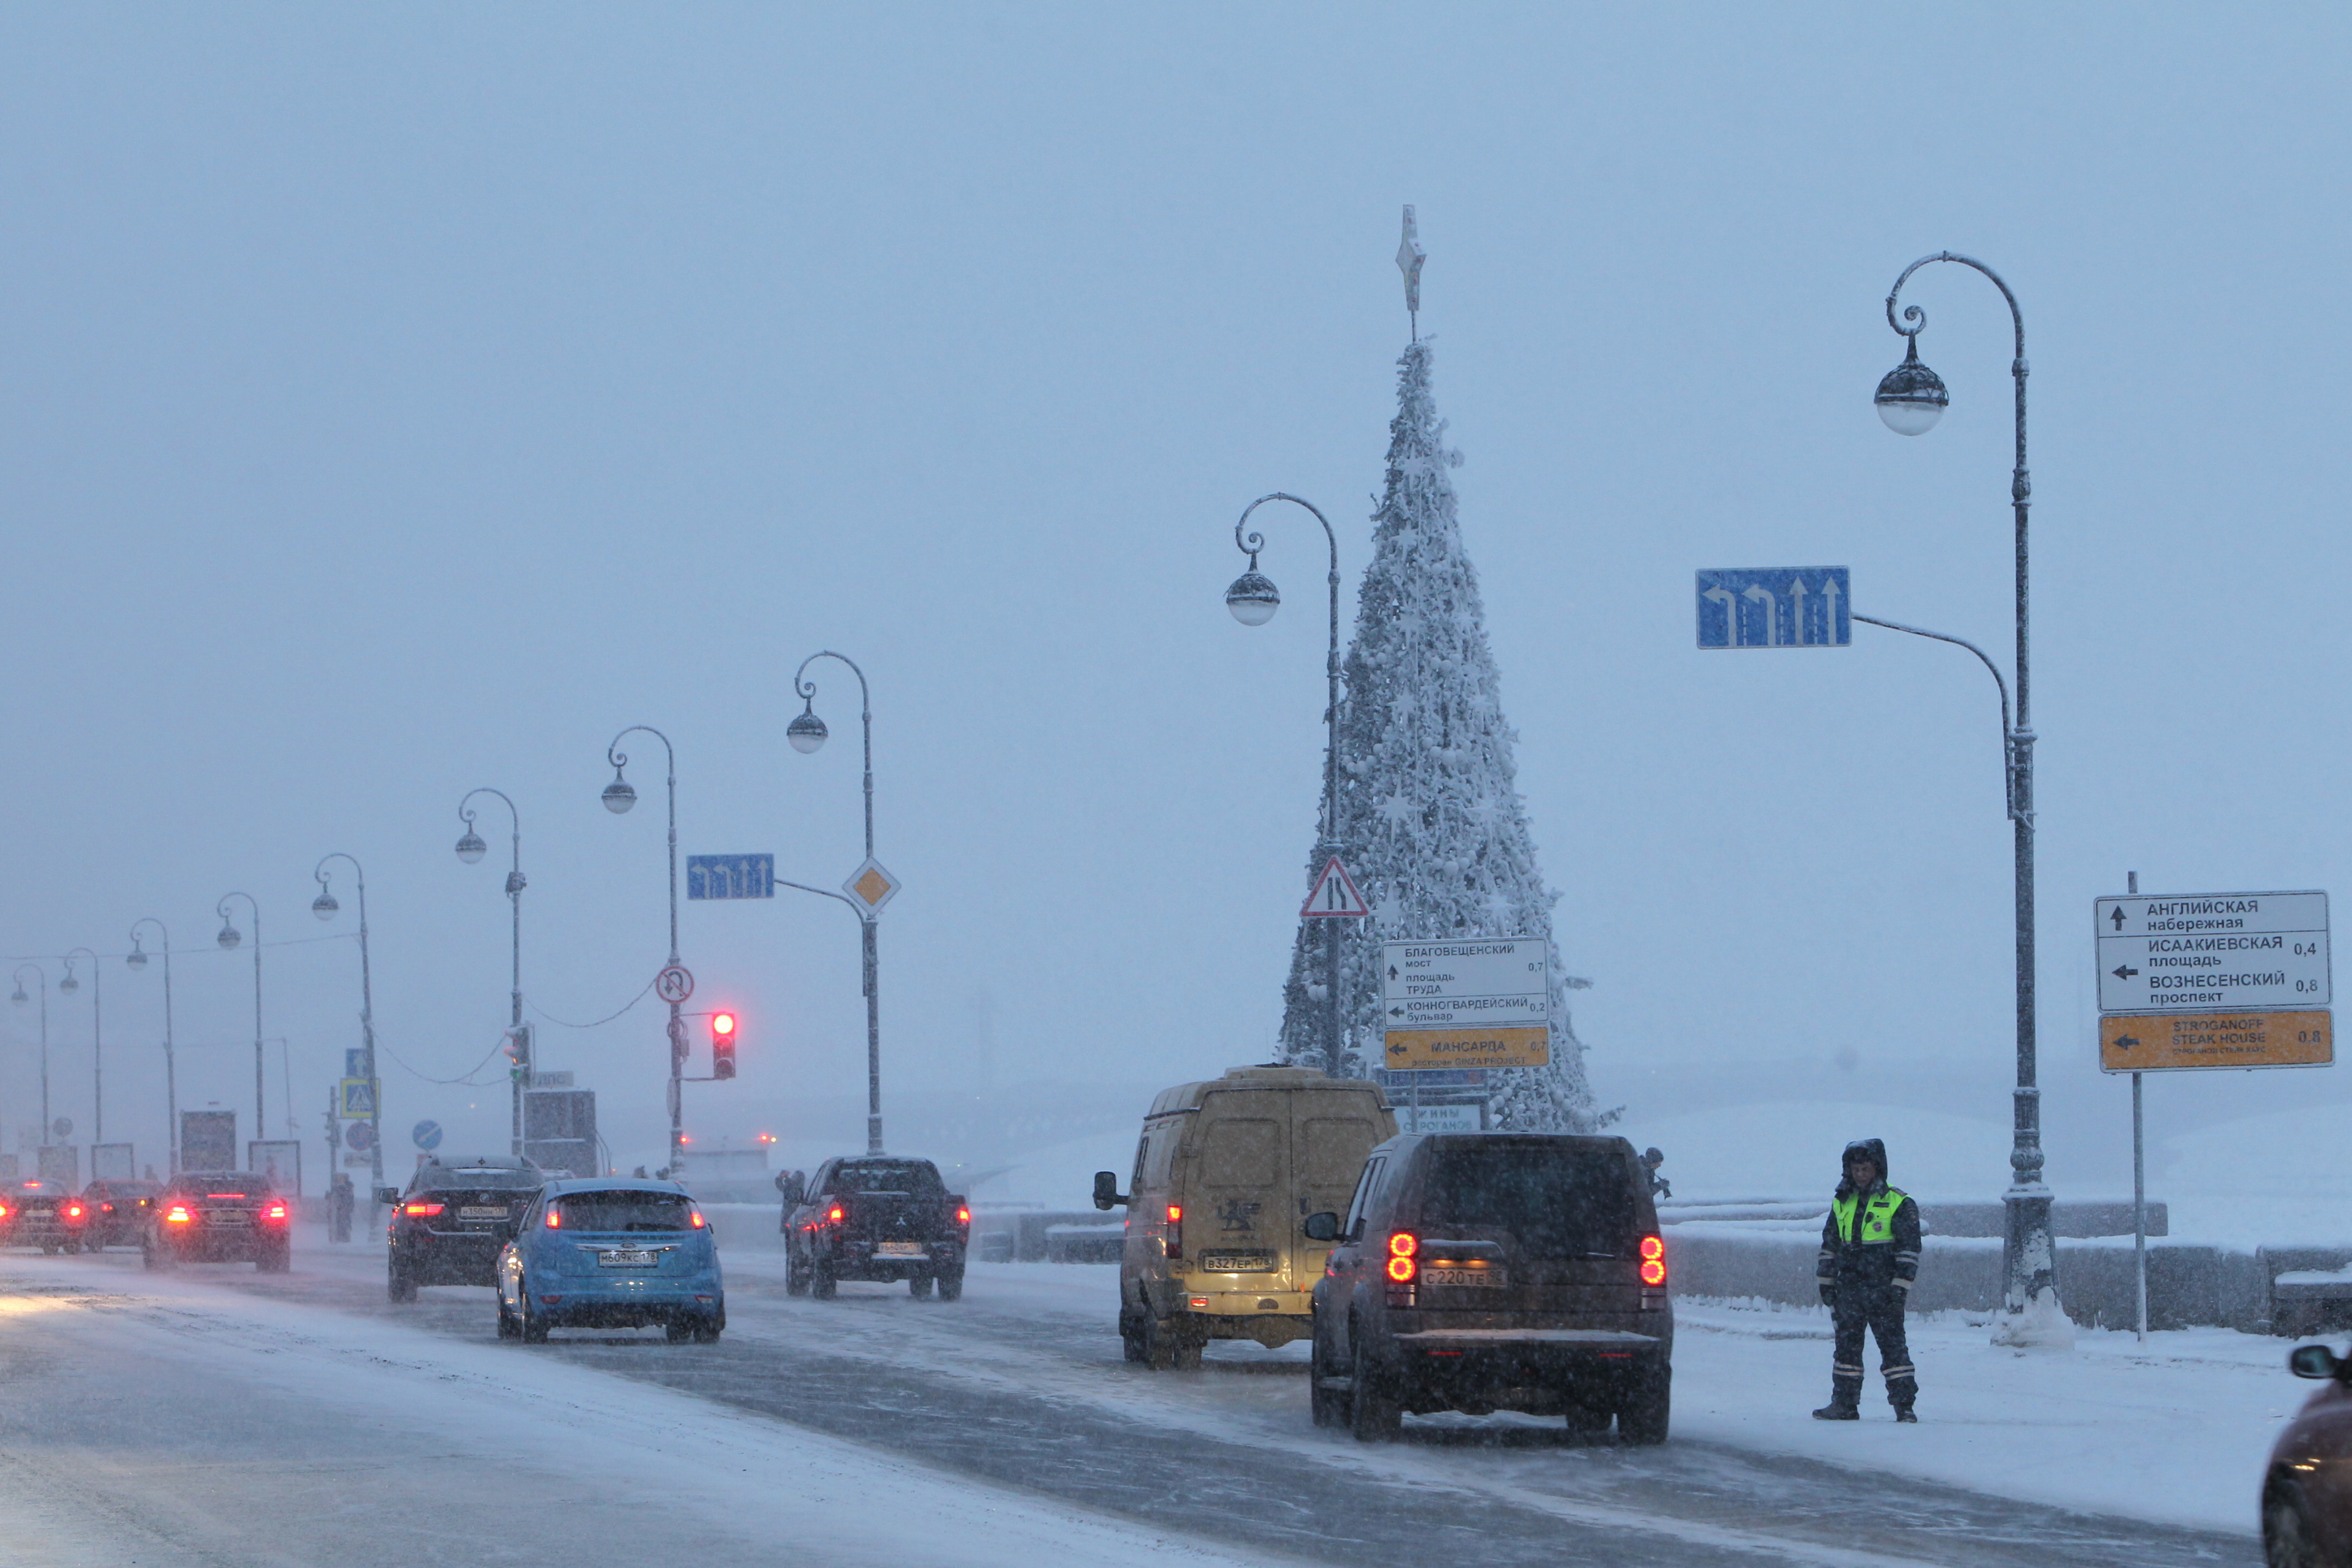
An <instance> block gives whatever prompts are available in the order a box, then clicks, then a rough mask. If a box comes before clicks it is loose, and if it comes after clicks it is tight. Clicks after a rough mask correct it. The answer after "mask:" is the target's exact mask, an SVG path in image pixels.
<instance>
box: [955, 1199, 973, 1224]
mask: <svg viewBox="0 0 2352 1568" xmlns="http://www.w3.org/2000/svg"><path fill="white" fill-rule="evenodd" d="M956 1224H958V1225H970V1224H971V1205H969V1204H958V1205H956Z"/></svg>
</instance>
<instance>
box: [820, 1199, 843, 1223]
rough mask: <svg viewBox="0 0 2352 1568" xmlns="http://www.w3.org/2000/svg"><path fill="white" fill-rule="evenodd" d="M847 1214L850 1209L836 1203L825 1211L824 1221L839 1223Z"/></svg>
mask: <svg viewBox="0 0 2352 1568" xmlns="http://www.w3.org/2000/svg"><path fill="white" fill-rule="evenodd" d="M847 1215H848V1211H847V1210H846V1209H845V1208H843V1207H842V1206H841V1205H839V1204H835V1205H833V1206H832V1207H831V1208H829V1209H827V1210H825V1211H824V1223H825V1224H827V1225H839V1224H840V1223H841V1222H842V1220H843V1219H844V1218H845V1217H846V1216H847Z"/></svg>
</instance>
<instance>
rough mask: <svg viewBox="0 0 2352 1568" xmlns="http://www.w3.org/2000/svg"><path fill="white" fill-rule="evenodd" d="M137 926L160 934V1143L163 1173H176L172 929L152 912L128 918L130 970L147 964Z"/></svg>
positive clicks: (177, 1108)
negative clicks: (165, 1154)
mask: <svg viewBox="0 0 2352 1568" xmlns="http://www.w3.org/2000/svg"><path fill="white" fill-rule="evenodd" d="M141 926H153V927H154V928H155V929H156V930H157V931H161V932H163V1113H164V1115H165V1116H166V1117H167V1118H169V1121H167V1123H166V1124H165V1127H164V1131H165V1134H166V1136H165V1139H164V1142H166V1143H167V1144H168V1145H169V1146H170V1149H171V1164H170V1165H169V1166H168V1167H166V1170H165V1173H166V1174H168V1175H178V1174H179V1173H180V1073H179V1068H178V1066H177V1064H176V1062H175V1061H174V1059H173V1054H172V932H171V931H170V929H169V928H168V927H166V926H165V925H164V924H163V921H159V920H157V919H156V918H155V917H154V916H153V915H148V916H146V917H145V918H144V919H142V920H138V921H132V922H131V951H130V952H126V953H124V954H123V955H122V962H123V963H126V964H128V965H130V966H131V968H132V969H144V968H146V967H147V950H146V949H145V948H143V947H142V946H140V945H139V928H140V927H141Z"/></svg>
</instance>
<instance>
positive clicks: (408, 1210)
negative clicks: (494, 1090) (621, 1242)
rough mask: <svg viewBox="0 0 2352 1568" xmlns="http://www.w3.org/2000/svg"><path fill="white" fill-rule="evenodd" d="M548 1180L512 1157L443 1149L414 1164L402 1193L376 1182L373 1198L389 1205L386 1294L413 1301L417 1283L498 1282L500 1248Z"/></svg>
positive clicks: (509, 1155) (537, 1168)
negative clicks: (464, 1156)
mask: <svg viewBox="0 0 2352 1568" xmlns="http://www.w3.org/2000/svg"><path fill="white" fill-rule="evenodd" d="M546 1181H547V1173H546V1172H544V1171H542V1170H541V1169H540V1168H539V1167H538V1166H537V1165H534V1164H532V1163H530V1161H529V1160H524V1159H520V1158H518V1157H516V1156H515V1155H512V1154H483V1155H478V1156H476V1157H474V1158H470V1159H460V1158H458V1157H457V1156H456V1155H450V1154H443V1155H440V1156H437V1157H436V1158H434V1159H429V1160H426V1161H425V1163H422V1164H420V1165H418V1166H417V1167H416V1173H415V1175H413V1176H411V1177H410V1178H409V1179H408V1190H407V1191H406V1192H402V1191H400V1190H399V1189H398V1188H396V1187H378V1188H377V1189H376V1190H375V1201H376V1202H378V1203H380V1204H388V1205H391V1207H392V1225H391V1226H390V1228H389V1231H388V1235H389V1237H390V1239H391V1242H392V1250H391V1254H390V1257H389V1260H388V1261H387V1262H386V1264H385V1272H384V1291H385V1293H386V1294H387V1295H389V1296H390V1297H391V1298H392V1299H393V1300H395V1301H414V1300H416V1288H417V1287H418V1286H419V1285H495V1284H497V1283H498V1282H499V1248H500V1247H504V1246H505V1245H506V1244H507V1243H508V1242H509V1241H512V1240H513V1239H514V1234H515V1227H516V1226H517V1225H518V1224H519V1223H520V1220H521V1219H522V1212H523V1210H525V1209H526V1208H529V1207H530V1200H531V1199H532V1198H533V1197H534V1196H536V1195H537V1194H538V1193H539V1189H540V1187H541V1185H542V1184H545V1183H546Z"/></svg>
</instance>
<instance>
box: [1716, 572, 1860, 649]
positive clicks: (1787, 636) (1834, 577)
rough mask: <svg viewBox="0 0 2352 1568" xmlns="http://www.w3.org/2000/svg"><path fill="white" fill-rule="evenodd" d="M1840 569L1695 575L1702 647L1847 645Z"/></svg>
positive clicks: (1847, 596)
mask: <svg viewBox="0 0 2352 1568" xmlns="http://www.w3.org/2000/svg"><path fill="white" fill-rule="evenodd" d="M1846 577H1847V574H1846V568H1844V567H1843V566H1766V567H1732V568H1726V569H1723V570H1719V571H1711V572H1708V571H1703V572H1701V573H1699V574H1698V646H1699V647H1849V646H1851V645H1852V643H1853V603H1852V602H1853V590H1852V588H1851V587H1850V586H1849V584H1848V583H1847V580H1846Z"/></svg>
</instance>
